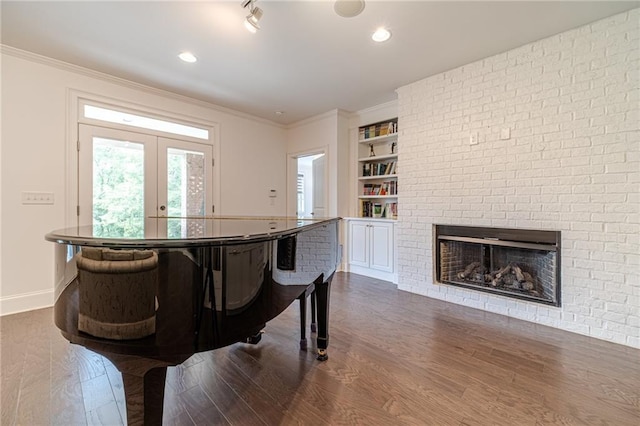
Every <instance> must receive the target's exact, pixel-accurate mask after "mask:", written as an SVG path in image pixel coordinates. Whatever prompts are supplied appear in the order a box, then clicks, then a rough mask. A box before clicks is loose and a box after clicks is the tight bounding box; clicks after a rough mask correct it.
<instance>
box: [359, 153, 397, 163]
mask: <svg viewBox="0 0 640 426" xmlns="http://www.w3.org/2000/svg"><path fill="white" fill-rule="evenodd" d="M395 158H398V154H397V153H396V154H387V155H374V156H373V157H362V158H358V161H360V162H361V163H367V162H373V161H380V160H390V159H395Z"/></svg>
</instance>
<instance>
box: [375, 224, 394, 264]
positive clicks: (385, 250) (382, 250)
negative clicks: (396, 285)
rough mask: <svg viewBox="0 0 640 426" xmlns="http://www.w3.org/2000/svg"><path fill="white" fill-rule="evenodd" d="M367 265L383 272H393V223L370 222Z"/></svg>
mask: <svg viewBox="0 0 640 426" xmlns="http://www.w3.org/2000/svg"><path fill="white" fill-rule="evenodd" d="M369 235H370V242H369V250H370V261H369V267H370V268H372V269H377V270H379V271H384V272H393V225H392V224H390V223H381V222H372V223H370V224H369Z"/></svg>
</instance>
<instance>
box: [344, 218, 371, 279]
mask: <svg viewBox="0 0 640 426" xmlns="http://www.w3.org/2000/svg"><path fill="white" fill-rule="evenodd" d="M349 263H350V264H352V265H357V266H362V267H364V268H368V267H369V223H368V222H349Z"/></svg>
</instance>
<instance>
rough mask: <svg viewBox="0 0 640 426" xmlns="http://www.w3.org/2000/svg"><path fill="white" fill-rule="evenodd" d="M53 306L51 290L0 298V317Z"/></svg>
mask: <svg viewBox="0 0 640 426" xmlns="http://www.w3.org/2000/svg"><path fill="white" fill-rule="evenodd" d="M50 306H53V290H45V291H34V292H32V293H23V294H17V295H15V296H7V297H0V316H4V315H11V314H17V313H20V312H26V311H33V310H35V309H41V308H48V307H50Z"/></svg>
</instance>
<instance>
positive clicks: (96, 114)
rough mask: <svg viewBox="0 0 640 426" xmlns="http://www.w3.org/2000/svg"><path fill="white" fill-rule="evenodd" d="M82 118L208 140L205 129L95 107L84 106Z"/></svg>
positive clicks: (207, 133) (207, 132)
mask: <svg viewBox="0 0 640 426" xmlns="http://www.w3.org/2000/svg"><path fill="white" fill-rule="evenodd" d="M83 116H84V117H85V118H91V119H94V120H100V121H106V122H108V123H117V124H122V125H125V126H132V127H139V128H142V129H149V130H156V131H159V132H166V133H172V134H174V135H181V136H189V137H192V138H197V139H203V140H209V130H207V129H202V128H199V127H194V126H189V125H186V124H181V123H176V122H173V121H167V120H160V119H157V118H151V117H145V116H142V115H136V114H132V113H129V112H123V111H118V110H114V109H110V108H104V107H99V106H95V105H88V104H84V105H83Z"/></svg>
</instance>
